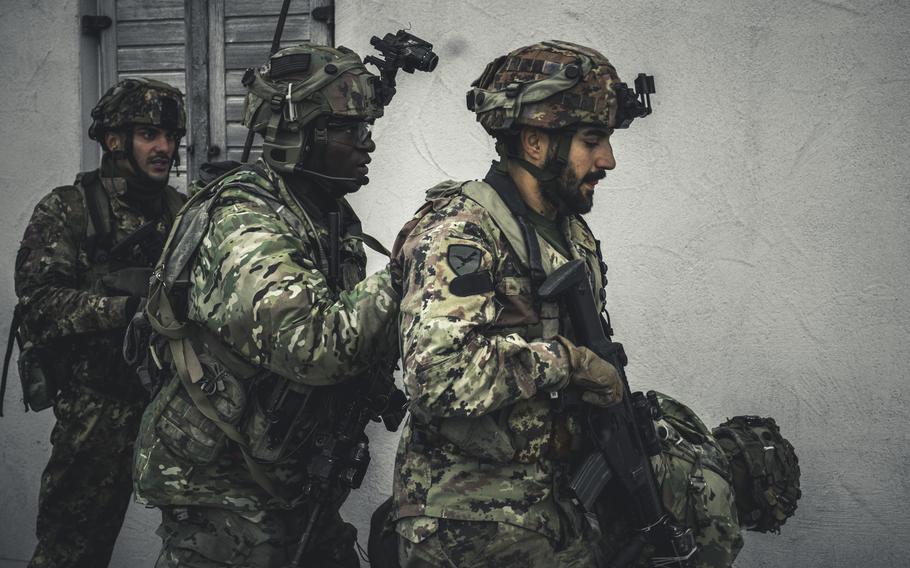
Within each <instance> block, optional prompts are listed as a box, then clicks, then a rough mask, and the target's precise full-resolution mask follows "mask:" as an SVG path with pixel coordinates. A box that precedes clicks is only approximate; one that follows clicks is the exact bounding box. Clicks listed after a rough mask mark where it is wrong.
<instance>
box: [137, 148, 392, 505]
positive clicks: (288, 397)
mask: <svg viewBox="0 0 910 568" xmlns="http://www.w3.org/2000/svg"><path fill="white" fill-rule="evenodd" d="M243 171H251V172H253V173H255V174H256V175H257V176H258V178H260V179H266V180H269V183H270V184H271V186H272V189H274V187H277V184H278V182H277V180H275V179H274V178H273V177H272V175H274V174H271V172H266V171H262V170H261V169H260V168H258V167H257V166H241V167H240V168H237V169H234V170H232V171H230V172H228V173H226V174H224V175H223V176H220V177H218V178H217V179H215V180H214V181H212V182H211V183H209V184H208V185H207V186H205V187H204V188H202V189H198V190H197V191H196V192H195V193H194V194H193V196H192V197H191V198H190V200H189V201H188V202H187V204H186V205H185V206H184V208H183V210H182V211H181V212H180V214H179V215H178V218H177V220H176V221H175V223H174V229H173V230H172V231H171V234H170V235H169V237H168V240H167V242H166V244H165V247H164V252H163V253H162V255H161V259H160V261H159V263H158V266H157V267H156V269H155V273H154V281H153V284H152V287H151V293H150V296H149V303H148V306H147V314H148V319H149V322H150V324H151V326H152V328H153V329H154V331H155V332H156V333H157V334H158V336H159V337H160V339H159V340H158V341H154V340H153V342H152V345H153V349H155V346H156V345H157V346H158V347H159V348H161V347H163V349H159V351H160V352H157V351H156V353H157V355H156V360H157V361H158V367H159V370H165V369H166V368H171V369H172V370H173V376H171V377H170V378H169V380H167V381H165V383H164V385H163V386H162V388H161V391H160V392H159V393H158V394H157V395H156V396H155V398H154V399H153V401H152V403H151V405H150V407H149V409H148V410H147V411H146V413H145V414H144V415H143V419H142V425H141V427H140V443H139V444H138V445H137V446H141V447H143V448H159V449H153V450H151V451H150V452H149V453H148V454H147V455H145V456H140V457H139V458H138V463H137V465H136V474H135V475H136V479H135V484H136V487H137V494H140V493H141V494H142V496H143V498H146V499H148V498H154V497H156V496H155V495H149V491H150V490H143V489H142V488H143V487H144V486H145V484H144V477H145V474H146V473H148V468H150V467H154V464H153V463H151V462H153V461H154V460H153V459H152V457H151V456H152V452H154V451H159V450H160V446H162V445H163V447H164V448H165V449H166V451H168V452H170V453H171V454H172V455H174V456H177V457H178V458H180V459H181V460H182V461H184V462H187V463H189V464H198V465H206V464H211V463H213V462H214V461H215V460H217V459H218V458H219V456H220V455H221V454H222V453H223V451H224V449H225V448H226V447H227V445H228V442H229V441H230V442H233V443H234V444H235V445H236V447H237V448H238V449H239V451H240V453H241V454H242V456H243V459H244V461H245V463H246V466H247V469H248V470H249V472H250V475H251V476H252V478H253V479H254V480H255V481H256V483H258V484H259V485H260V486H261V487H262V488H263V489H264V490H265V491H266V492H267V493H268V494H269V495H271V496H272V497H273V498H275V499H276V500H277V501H279V502H282V503H283V504H287V503H288V502H289V501H290V500H291V498H292V497H291V496H285V495H282V494H281V491H280V490H279V489H278V488H277V487H276V486H275V485H274V484H273V483H272V482H271V481H270V479H269V478H267V477H266V476H265V474H264V473H263V471H262V469H261V466H260V465H259V464H260V463H269V462H276V461H280V460H282V459H284V458H285V457H286V456H287V455H288V451H289V450H290V451H293V450H296V445H295V444H294V443H292V442H293V441H295V439H296V438H295V436H296V435H297V433H299V432H301V431H302V430H305V429H307V428H311V427H313V426H315V421H316V417H315V416H314V410H313V409H312V408H310V406H312V405H309V406H308V405H307V401H308V400H309V399H310V396H311V394H312V392H313V388H312V387H308V386H306V385H301V384H298V383H294V382H291V381H288V380H286V379H284V378H282V377H279V376H278V375H275V374H273V373H271V372H269V371H267V370H266V369H262V368H258V367H256V366H254V365H252V364H250V363H249V362H247V361H246V360H244V359H243V358H241V357H239V356H238V355H236V354H235V353H234V352H233V351H232V350H231V349H230V348H229V347H227V346H226V345H225V344H224V343H222V341H221V340H220V339H219V338H217V337H215V336H214V334H213V333H212V332H210V331H209V330H208V329H206V328H205V327H204V326H202V325H199V324H196V323H194V322H192V321H189V320H188V318H187V315H186V306H185V305H184V304H185V301H186V297H185V295H184V294H185V293H186V291H187V290H188V286H189V283H190V271H191V269H192V265H193V260H194V258H195V256H196V252H197V251H198V248H199V245H200V243H201V242H202V239H203V237H204V236H205V234H206V233H207V231H208V227H209V224H210V219H211V216H212V213H213V211H214V208H215V206H216V205H217V203H218V201H219V198H220V197H221V194H222V193H223V192H224V191H225V190H227V189H230V190H231V191H236V190H238V189H239V190H242V191H243V192H246V193H249V194H250V195H252V196H255V197H258V198H260V199H262V200H264V201H265V202H266V203H268V204H269V205H270V206H272V208H273V211H274V212H275V214H276V215H278V216H279V217H280V218H281V219H282V220H283V221H284V222H285V223H286V224H287V225H288V226H289V227H291V229H292V230H293V231H295V232H296V233H297V235H298V236H300V238H302V239H304V240H314V241H315V242H314V245H315V249H316V250H318V251H319V255H318V256H319V258H318V259H316V260H317V265H318V266H319V270H320V272H322V274H323V275H324V276H325V277H326V279H327V280H328V281H329V282H331V281H332V279H333V278H334V277H333V275H332V273H333V272H334V270H333V268H332V266H331V262H330V260H331V259H330V254H329V251H327V250H326V247H324V246H323V245H322V243H321V242H319V239H318V236H317V235H318V232H317V230H316V228H315V225H314V224H313V221H312V219H311V218H310V217H309V215H308V214H307V212H306V210H305V208H303V207H301V206H299V204H298V203H294V204H292V205H293V207H292V206H288V204H285V203H282V202H280V201H278V200H277V199H276V197H275V195H274V194H273V193H272V192H271V191H270V190H269V189H266V188H264V187H262V186H260V185H257V184H256V183H252V182H250V181H243V180H231V181H228V182H225V183H221V180H222V179H224V178H226V177H229V176H233V175H235V174H238V173H241V172H243ZM343 239H355V240H360V241H362V242H363V243H364V244H366V245H367V246H370V247H371V248H373V249H374V250H377V252H380V253H384V254H386V255H388V251H386V250H385V249H384V248H383V247H382V245H380V244H379V243H378V241H376V240H375V239H374V238H373V237H370V236H369V235H364V234H362V233H360V232H359V230H358V227H353V228H352V229H351V231H349V232H348V233H347V234H345V235H344V237H343ZM329 247H330V248H331V247H332V245H331V244H330V245H329ZM340 272H341V274H340V275H339V276H338V277H339V279H340V281H341V282H342V287H344V288H348V287H351V286H353V284H354V283H356V282H357V281H358V280H359V279H360V278H362V277H363V275H362V274H358V273H355V272H356V271H354V270H353V269H352V267H350V266H349V265H348V264H347V263H346V264H345V265H343V266H342V267H341V270H340ZM273 405H278V406H274V407H273ZM288 409H290V410H288ZM288 412H290V414H288ZM278 414H281V416H280V417H279V418H278V419H276V416H277V415H278ZM276 422H279V423H280V424H281V432H280V433H279V435H276V433H275V423H276ZM153 473H154V472H153Z"/></svg>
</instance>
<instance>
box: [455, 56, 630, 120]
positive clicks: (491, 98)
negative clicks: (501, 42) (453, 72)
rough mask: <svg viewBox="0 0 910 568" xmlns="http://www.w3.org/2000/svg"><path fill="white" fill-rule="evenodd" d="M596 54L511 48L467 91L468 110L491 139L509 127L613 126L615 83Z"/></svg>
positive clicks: (611, 72)
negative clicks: (513, 49)
mask: <svg viewBox="0 0 910 568" xmlns="http://www.w3.org/2000/svg"><path fill="white" fill-rule="evenodd" d="M619 82H620V80H619V76H618V75H617V73H616V69H615V68H614V67H613V65H612V64H611V63H610V62H609V60H608V59H607V58H606V57H604V55H603V54H601V53H600V52H598V51H596V50H594V49H591V48H589V47H584V46H581V45H577V44H574V43H569V42H564V41H545V42H540V43H536V44H534V45H530V46H527V47H522V48H519V49H516V50H515V51H513V52H511V53H509V54H508V55H505V56H502V57H499V58H497V59H496V60H494V61H493V62H491V63H490V64H489V65H487V67H486V69H485V70H484V72H483V74H482V75H481V76H480V77H479V78H478V79H477V80H476V81H474V82H473V83H472V84H471V86H472V87H474V88H473V89H472V90H471V91H468V108H470V109H472V110H473V111H474V112H475V113H476V114H477V120H478V122H480V124H481V125H483V127H484V129H486V131H487V132H488V133H489V134H491V135H495V134H496V133H497V132H501V131H504V130H509V129H511V128H513V126H514V125H521V126H532V127H536V128H544V129H553V130H558V129H562V128H566V127H569V126H574V125H577V124H591V125H600V126H604V127H613V126H614V121H615V116H616V93H615V92H614V89H613V85H614V84H615V83H619Z"/></svg>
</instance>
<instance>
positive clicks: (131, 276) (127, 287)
mask: <svg viewBox="0 0 910 568" xmlns="http://www.w3.org/2000/svg"><path fill="white" fill-rule="evenodd" d="M151 278H152V269H151V268H141V267H139V268H122V269H120V270H115V271H114V272H111V273H109V274H105V275H104V276H102V277H101V283H102V284H104V286H105V287H106V288H107V289H108V290H109V291H110V292H112V295H116V296H137V297H140V298H147V297H148V295H149V280H150V279H151ZM132 315H133V314H132V313H131V314H130V316H132Z"/></svg>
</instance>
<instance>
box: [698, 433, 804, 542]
mask: <svg viewBox="0 0 910 568" xmlns="http://www.w3.org/2000/svg"><path fill="white" fill-rule="evenodd" d="M713 433H714V437H715V438H717V441H718V443H719V444H720V446H721V447H722V448H723V450H724V452H725V453H726V454H727V457H728V458H729V460H730V463H731V471H732V473H733V485H734V489H735V492H736V507H737V509H738V510H739V521H740V523H741V524H742V526H743V527H744V528H746V529H749V530H753V531H758V532H780V527H781V525H783V524H784V523H785V522H786V520H787V519H788V518H790V517H792V516H793V514H794V513H795V512H796V502H797V500H799V498H800V496H801V495H802V492H801V491H800V488H799V475H800V471H799V460H798V459H797V457H796V452H795V451H794V449H793V445H792V444H790V442H789V441H787V439H786V438H784V437H783V436H781V433H780V428H778V426H777V423H776V422H775V421H774V419H773V418H761V417H759V416H734V417H733V418H731V419H729V420H727V421H726V422H724V423H723V424H721V425H720V426H718V427H717V428H715V429H714V431H713Z"/></svg>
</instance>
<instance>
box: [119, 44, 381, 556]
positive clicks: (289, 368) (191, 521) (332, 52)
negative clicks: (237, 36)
mask: <svg viewBox="0 0 910 568" xmlns="http://www.w3.org/2000/svg"><path fill="white" fill-rule="evenodd" d="M373 79H375V77H374V76H373V75H372V74H370V73H369V72H368V71H367V70H366V68H365V67H364V66H363V64H362V62H361V60H360V58H359V57H358V56H357V54H355V53H354V52H352V51H350V50H348V49H346V48H344V47H339V48H337V49H335V48H329V47H322V46H316V45H309V44H304V45H301V46H297V47H290V48H286V49H282V50H280V51H278V52H277V53H276V54H275V55H273V56H272V57H271V59H270V60H269V63H267V64H266V65H264V66H262V67H260V68H258V69H255V70H249V71H248V72H247V74H246V76H245V77H244V84H245V85H246V86H247V88H248V89H249V93H248V95H247V98H246V103H245V110H244V123H245V124H246V125H247V126H249V127H251V128H253V129H254V130H255V131H256V132H258V133H260V134H261V135H262V136H263V153H262V158H261V159H260V160H259V161H258V162H256V163H255V164H253V165H247V166H240V167H238V168H237V169H235V170H233V171H231V172H229V173H227V174H225V175H223V176H222V177H220V178H219V179H217V180H215V181H213V182H212V183H211V184H209V185H208V187H206V188H203V189H201V190H199V191H198V192H197V193H195V194H194V196H193V197H192V198H191V200H190V202H189V203H188V205H187V207H186V208H185V209H184V212H183V213H182V218H181V219H180V220H179V221H178V224H177V227H176V228H175V230H174V232H173V233H172V234H171V236H170V240H169V243H168V245H166V247H165V252H164V255H163V256H162V265H161V266H160V270H159V272H158V273H157V274H156V276H157V277H158V279H159V280H160V281H161V282H162V284H161V285H160V293H161V296H160V297H159V296H157V295H156V292H155V290H156V288H155V286H153V288H152V290H153V292H152V299H151V300H150V303H149V308H148V312H149V318H150V319H151V321H152V324H153V326H154V327H155V329H156V330H158V332H159V333H160V334H162V335H164V336H166V337H167V338H168V339H169V347H168V346H166V347H165V348H164V349H163V350H159V353H160V355H161V359H162V360H164V361H165V365H164V367H165V369H167V367H168V366H169V365H168V364H167V362H168V360H170V367H171V368H172V369H174V370H175V372H174V373H173V376H169V377H168V378H167V379H166V380H165V381H164V384H163V386H162V387H161V391H160V392H159V393H158V395H157V396H156V397H155V399H154V400H153V402H152V404H151V405H150V406H149V408H148V410H147V411H146V413H145V415H144V416H143V422H142V426H141V434H140V436H139V440H138V442H137V449H136V455H135V465H134V467H135V471H134V477H135V490H136V494H137V497H138V499H139V500H140V501H141V502H143V503H146V504H149V505H154V506H156V507H159V508H160V509H161V510H162V518H163V520H162V524H161V528H160V529H159V535H160V536H161V538H162V541H163V547H162V551H161V554H160V557H159V560H158V563H157V564H156V566H158V567H159V568H163V567H171V566H173V567H176V566H197V567H202V566H205V567H214V566H219V567H221V566H257V567H279V566H285V565H287V564H288V561H289V559H290V558H291V557H292V556H293V555H294V551H295V546H296V543H297V541H298V540H299V539H300V537H301V533H303V532H304V529H305V527H306V526H307V524H308V523H309V522H310V517H311V514H312V513H313V512H314V510H315V508H316V506H317V502H316V499H315V497H314V495H313V494H308V493H307V491H306V490H305V489H306V488H308V487H310V486H311V485H310V484H311V481H312V480H311V478H310V477H309V473H310V472H311V471H312V470H308V467H309V466H310V464H311V462H310V458H311V457H312V455H313V454H314V453H318V452H319V451H320V450H319V448H320V444H324V442H325V440H326V437H325V436H323V434H324V433H325V431H324V430H323V429H324V428H328V427H330V426H329V425H330V424H332V422H333V420H334V419H336V418H337V417H336V416H334V415H333V412H334V411H335V410H336V409H337V408H339V406H338V405H339V404H342V403H344V402H345V401H346V400H347V399H348V397H350V396H351V394H352V393H353V392H354V391H353V390H352V389H353V387H351V386H350V385H351V383H352V381H355V380H358V377H360V376H362V375H363V374H364V373H365V372H366V371H368V370H369V369H370V368H371V367H374V366H376V365H377V364H378V363H379V362H381V361H383V360H385V359H388V358H389V357H390V356H391V357H393V358H397V340H396V333H395V325H394V323H395V320H396V317H397V303H398V294H397V293H396V292H395V291H394V289H393V288H392V285H391V278H390V274H389V272H388V270H383V271H381V272H378V273H376V274H373V275H372V276H370V277H366V278H365V276H366V274H365V266H366V257H365V254H364V243H366V244H368V245H370V246H373V247H374V248H382V247H381V245H378V243H376V242H375V240H374V239H372V238H371V237H369V236H368V235H365V234H363V233H362V231H361V229H360V222H359V220H358V218H357V216H356V215H355V214H354V212H353V211H352V209H351V207H350V206H349V205H348V203H347V201H346V200H345V199H344V195H345V194H347V193H350V192H352V191H356V190H357V189H358V188H360V187H361V186H362V185H364V184H366V183H367V182H368V178H367V176H366V174H367V172H368V168H367V164H368V163H369V162H370V156H369V155H370V153H371V152H372V151H373V150H374V149H375V144H374V143H373V141H372V138H371V134H370V125H371V123H372V122H373V120H374V119H376V118H378V117H380V116H381V115H382V111H383V109H382V105H381V104H379V103H378V102H377V100H376V99H375V94H374V90H373ZM237 165H238V166H239V164H237ZM332 214H337V215H338V219H340V231H339V234H340V242H338V241H335V242H334V245H337V246H338V253H337V255H336V254H335V253H333V252H332V250H333V248H334V245H333V242H332V241H333V238H332V235H331V232H330V226H331V224H332V223H331V218H332V217H331V216H332ZM196 246H198V250H197V251H196V252H195V253H193V252H192V251H194V250H196V249H195V247H196ZM186 251H191V252H190V253H189V255H186V254H184V253H185V252H186ZM333 257H334V258H335V259H336V260H337V264H338V266H337V269H336V270H333V269H332V263H333ZM174 289H182V290H184V291H183V292H180V293H179V294H172V293H171V292H172V290H174ZM179 295H182V296H183V298H182V299H179V298H178V296H179ZM172 304H173V307H174V308H175V309H174V310H173V313H172V309H171V308H172ZM177 304H182V307H178V306H177ZM181 313H182V315H181ZM174 314H177V315H176V317H175V316H174ZM178 328H179V330H180V331H179V332H175V331H174V330H176V329H178ZM194 368H196V369H198V374H194V372H193V369H194ZM390 377H391V375H390V372H389V373H388V377H387V379H390ZM280 388H284V389H287V390H286V391H282V392H284V393H285V394H284V395H282V396H276V395H275V393H277V392H279V391H278V390H276V389H280ZM285 395H287V399H286V401H285V402H284V403H280V404H279V406H277V407H276V406H273V403H274V401H276V400H284V398H283V397H284V396H285ZM268 408H271V409H272V410H274V411H275V412H272V411H270V410H267V409H268ZM288 412H290V415H291V420H290V421H288V422H283V420H284V417H286V416H287V415H288ZM273 418H274V423H275V424H284V427H283V430H284V432H283V437H282V439H281V440H275V439H273V437H272V434H271V433H270V430H269V429H270V428H271V426H270V421H271V420H272V419H273ZM364 441H365V440H364ZM329 491H330V495H329V496H328V497H325V496H324V497H323V498H322V499H320V500H319V503H318V504H319V505H320V507H321V510H322V511H323V512H322V513H321V514H320V515H319V517H318V518H317V520H316V522H315V536H314V539H313V542H312V543H311V544H312V545H311V546H309V547H308V548H307V554H306V556H304V558H303V562H304V565H305V566H314V567H315V566H320V567H338V566H344V567H356V566H358V565H359V559H358V556H357V553H356V552H355V537H356V531H355V529H354V527H353V526H351V525H350V524H348V523H345V522H344V521H343V520H342V519H341V517H340V515H339V513H338V509H339V507H340V506H341V504H342V502H343V501H344V499H345V497H346V496H347V493H348V489H346V488H345V487H343V486H340V485H338V486H332V487H329Z"/></svg>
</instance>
